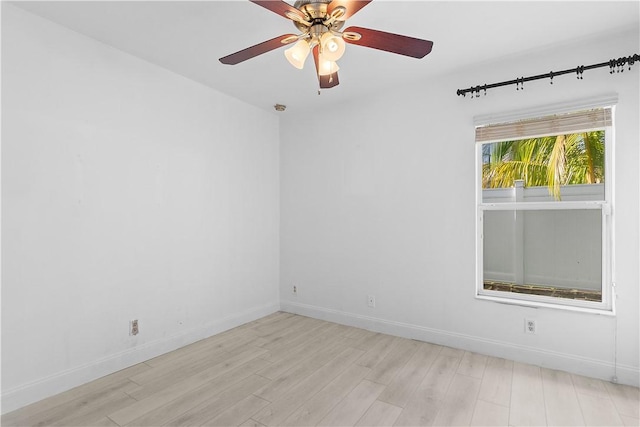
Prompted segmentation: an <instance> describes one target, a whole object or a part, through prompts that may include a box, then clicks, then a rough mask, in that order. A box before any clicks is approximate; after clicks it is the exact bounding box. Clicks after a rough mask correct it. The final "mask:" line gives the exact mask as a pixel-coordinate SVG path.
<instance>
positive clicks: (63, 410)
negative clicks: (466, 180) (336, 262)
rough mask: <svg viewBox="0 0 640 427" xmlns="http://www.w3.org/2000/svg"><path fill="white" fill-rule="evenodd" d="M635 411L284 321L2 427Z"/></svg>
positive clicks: (102, 382)
mask: <svg viewBox="0 0 640 427" xmlns="http://www.w3.org/2000/svg"><path fill="white" fill-rule="evenodd" d="M639 400H640V397H639V393H638V389H637V388H634V387H629V386H623V385H615V384H611V383H608V382H604V381H600V380H595V379H591V378H586V377H581V376H576V375H572V374H568V373H566V372H560V371H554V370H549V369H544V368H539V367H537V366H532V365H526V364H521V363H517V362H513V361H510V360H505V359H499V358H495V357H488V356H484V355H481V354H475V353H469V352H465V351H462V350H457V349H454V348H449V347H442V346H438V345H434V344H429V343H424V342H419V341H413V340H409V339H404V338H398V337H393V336H389V335H384V334H380V333H375V332H370V331H366V330H363V329H357V328H352V327H348V326H343V325H338V324H335V323H330V322H325V321H321V320H316V319H311V318H308V317H303V316H297V315H292V314H288V313H281V312H279V313H275V314H272V315H270V316H267V317H265V318H263V319H260V320H257V321H255V322H251V323H248V324H246V325H243V326H240V327H238V328H235V329H232V330H230V331H227V332H224V333H222V334H219V335H216V336H214V337H211V338H209V339H206V340H202V341H199V342H196V343H194V344H191V345H189V346H186V347H184V348H181V349H178V350H176V351H173V352H171V353H167V354H164V355H162V356H158V357H156V358H155V359H151V360H148V361H146V362H145V363H140V364H138V365H135V366H132V367H130V368H127V369H124V370H122V371H120V372H116V373H114V374H112V375H109V376H106V377H103V378H100V379H98V380H96V381H93V382H91V383H88V384H85V385H82V386H79V387H76V388H74V389H72V390H69V391H67V392H65V393H61V394H59V395H56V396H53V397H50V398H48V399H45V400H43V401H40V402H37V403H34V404H32V405H29V406H27V407H24V408H21V409H19V410H17V411H14V412H12V413H9V414H6V415H4V416H3V417H2V425H3V426H12V425H20V426H36V425H39V426H44V425H47V426H48V425H56V426H159V425H170V426H183V425H184V426H199V425H212V426H240V425H241V426H262V425H264V426H313V425H319V426H351V425H357V426H384V425H386V426H392V425H395V426H421V425H441V426H444V425H485V426H506V425H535V426H544V425H556V426H569V425H603V426H613V425H633V426H638V425H639V424H640V422H639V420H638V418H639V417H640V416H639V413H638V412H639Z"/></svg>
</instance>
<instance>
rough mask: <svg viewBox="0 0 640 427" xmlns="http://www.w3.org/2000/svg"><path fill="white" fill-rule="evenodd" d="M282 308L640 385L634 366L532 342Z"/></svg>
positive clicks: (284, 303) (335, 312) (315, 309)
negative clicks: (514, 341) (530, 344)
mask: <svg viewBox="0 0 640 427" xmlns="http://www.w3.org/2000/svg"><path fill="white" fill-rule="evenodd" d="M280 305H281V310H282V311H286V312H288V313H294V314H300V315H303V316H308V317H313V318H316V319H321V320H327V321H329V322H334V323H340V324H343V325H348V326H354V327H357V328H362V329H367V330H370V331H375V332H381V333H385V334H389V335H394V336H400V337H403V338H410V339H415V340H419V341H425V342H430V343H434V344H438V345H444V346H447V347H453V348H459V349H462V350H467V351H473V352H475V353H480V354H486V355H489V356H494V357H501V358H505V359H510V360H514V361H517V362H521V363H529V364H532V365H537V366H541V367H545V368H549V369H557V370H561V371H565V372H570V373H573V374H577V375H584V376H587V377H592V378H598V379H601V380H605V381H611V379H612V377H613V376H614V374H615V375H616V376H617V381H618V383H620V384H628V385H632V386H635V387H638V386H639V382H640V381H639V380H640V369H638V368H637V367H634V366H626V365H620V364H618V366H617V369H616V367H614V365H613V363H612V362H609V361H603V360H596V359H590V358H586V357H582V356H578V355H574V354H566V353H560V352H554V351H549V350H544V349H539V348H536V347H531V346H523V345H518V344H512V343H508V342H504V341H497V340H490V339H486V338H480V337H475V336H471V335H464V334H459V333H455V332H449V331H443V330H439V329H433V328H427V327H424V326H419V325H412V324H408V323H402V322H395V321H390V320H386V319H379V318H376V317H370V316H363V315H359V314H353V313H347V312H343V311H339V310H333V309H328V308H324V307H317V306H313V305H308V304H300V303H296V302H292V301H284V300H283V301H281V302H280Z"/></svg>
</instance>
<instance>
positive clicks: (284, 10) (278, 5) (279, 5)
mask: <svg viewBox="0 0 640 427" xmlns="http://www.w3.org/2000/svg"><path fill="white" fill-rule="evenodd" d="M249 1H250V2H251V3H255V4H257V5H258V6H262V7H264V8H265V9H269V10H270V11H271V12H274V13H277V14H278V15H280V16H283V17H285V18H287V19H293V18H292V17H291V16H297V17H298V18H300V19H302V20H303V21H306V19H307V18H306V16H305V15H304V13H302V12H300V11H299V10H298V9H296V8H295V7H293V6H291V5H289V4H288V3H285V2H283V1H281V0H249Z"/></svg>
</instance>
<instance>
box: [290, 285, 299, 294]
mask: <svg viewBox="0 0 640 427" xmlns="http://www.w3.org/2000/svg"><path fill="white" fill-rule="evenodd" d="M291 292H292V293H293V296H294V297H297V296H298V287H297V286H296V285H293V289H292V290H291Z"/></svg>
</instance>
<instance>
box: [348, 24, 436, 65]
mask: <svg viewBox="0 0 640 427" xmlns="http://www.w3.org/2000/svg"><path fill="white" fill-rule="evenodd" d="M344 33H358V34H360V35H361V36H362V37H361V38H360V39H358V40H354V39H352V38H350V37H347V36H345V37H344V41H345V42H347V43H350V44H355V45H358V46H365V47H370V48H373V49H378V50H384V51H387V52H391V53H397V54H399V55H405V56H411V57H412V58H424V57H425V56H426V55H427V54H428V53H429V52H431V48H432V47H433V42H432V41H429V40H422V39H416V38H414V37H408V36H401V35H399V34H393V33H385V32H384V31H378V30H371V29H369V28H362V27H349V28H347V29H346V30H344Z"/></svg>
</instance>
